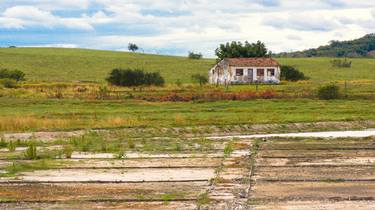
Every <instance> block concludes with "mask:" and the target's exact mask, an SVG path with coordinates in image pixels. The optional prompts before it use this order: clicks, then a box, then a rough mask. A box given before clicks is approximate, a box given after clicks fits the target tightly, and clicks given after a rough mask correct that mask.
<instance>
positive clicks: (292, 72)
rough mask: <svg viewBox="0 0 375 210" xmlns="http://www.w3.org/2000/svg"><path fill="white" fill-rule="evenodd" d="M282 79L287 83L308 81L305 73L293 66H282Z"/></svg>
mask: <svg viewBox="0 0 375 210" xmlns="http://www.w3.org/2000/svg"><path fill="white" fill-rule="evenodd" d="M281 79H282V80H286V81H293V82H295V81H298V80H306V79H308V78H307V77H306V76H305V74H304V73H303V72H300V71H299V70H298V69H296V68H294V67H293V66H282V67H281Z"/></svg>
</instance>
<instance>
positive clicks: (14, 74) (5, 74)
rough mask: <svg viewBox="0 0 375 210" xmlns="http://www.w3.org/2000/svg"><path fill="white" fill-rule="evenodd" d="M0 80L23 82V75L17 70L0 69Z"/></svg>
mask: <svg viewBox="0 0 375 210" xmlns="http://www.w3.org/2000/svg"><path fill="white" fill-rule="evenodd" d="M0 78H3V79H4V78H7V79H13V80H16V81H17V82H18V81H23V80H25V73H23V72H22V71H19V70H8V69H2V70H0Z"/></svg>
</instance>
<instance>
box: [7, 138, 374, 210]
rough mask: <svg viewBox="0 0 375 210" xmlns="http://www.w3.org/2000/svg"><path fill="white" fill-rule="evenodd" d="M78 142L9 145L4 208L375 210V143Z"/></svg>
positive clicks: (290, 140)
mask: <svg viewBox="0 0 375 210" xmlns="http://www.w3.org/2000/svg"><path fill="white" fill-rule="evenodd" d="M72 138H73V139H72ZM80 138H81V137H79V139H77V137H75V136H73V137H65V136H64V137H63V138H62V139H60V140H59V141H56V140H53V141H49V142H47V143H46V142H44V141H41V142H36V143H35V144H37V147H36V150H37V153H38V154H37V157H36V158H35V159H34V160H33V158H30V157H29V156H28V155H26V153H28V150H29V147H28V146H27V144H26V143H25V142H19V144H21V145H19V146H16V148H12V147H11V146H9V145H8V144H6V143H5V144H4V142H3V143H2V145H3V146H2V148H0V159H1V160H0V209H160V210H161V209H163V210H164V209H167V210H168V209H256V210H266V209H267V210H268V209H270V210H278V209H290V210H297V209H298V210H299V209H312V210H318V209H319V210H320V209H337V210H338V209H344V210H346V209H347V210H349V209H357V210H367V209H368V210H370V209H375V138H371V137H370V138H351V139H350V138H343V139H325V138H319V139H317V138H298V139H295V138H285V137H284V138H281V137H277V138H276V137H274V138H269V139H246V138H242V139H236V138H234V139H229V138H224V139H216V138H215V139H199V140H189V139H172V138H169V139H167V140H166V139H154V140H145V139H139V140H136V139H134V140H129V139H127V138H123V137H122V136H121V137H119V138H116V137H115V136H113V135H105V136H96V135H93V136H89V137H87V138H86V137H85V138H84V137H82V139H80ZM98 141H99V142H101V143H100V144H99V145H98V144H97V142H98ZM67 146H69V148H70V149H69V150H70V152H67V151H66V150H67V149H66V148H67ZM120 148H121V149H120Z"/></svg>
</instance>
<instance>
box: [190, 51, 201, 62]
mask: <svg viewBox="0 0 375 210" xmlns="http://www.w3.org/2000/svg"><path fill="white" fill-rule="evenodd" d="M189 58H190V59H195V60H199V59H202V58H203V55H202V53H194V52H189Z"/></svg>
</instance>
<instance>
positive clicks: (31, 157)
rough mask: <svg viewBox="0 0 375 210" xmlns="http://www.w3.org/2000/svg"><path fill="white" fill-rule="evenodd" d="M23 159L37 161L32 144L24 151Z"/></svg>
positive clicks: (35, 150)
mask: <svg viewBox="0 0 375 210" xmlns="http://www.w3.org/2000/svg"><path fill="white" fill-rule="evenodd" d="M25 158H26V159H29V160H37V159H38V158H39V157H38V154H37V149H36V146H35V145H34V144H30V145H29V147H28V148H27V150H26V151H25Z"/></svg>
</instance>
